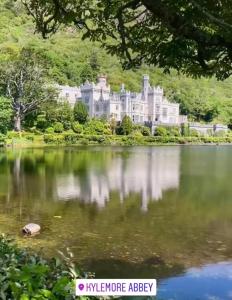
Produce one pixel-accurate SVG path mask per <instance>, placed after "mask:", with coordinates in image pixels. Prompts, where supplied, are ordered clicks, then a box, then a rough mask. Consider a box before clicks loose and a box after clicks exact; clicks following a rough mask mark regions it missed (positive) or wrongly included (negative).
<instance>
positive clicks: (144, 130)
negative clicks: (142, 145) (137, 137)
mask: <svg viewBox="0 0 232 300" xmlns="http://www.w3.org/2000/svg"><path fill="white" fill-rule="evenodd" d="M141 133H142V135H143V136H149V135H151V129H150V128H149V127H147V126H142V127H141Z"/></svg>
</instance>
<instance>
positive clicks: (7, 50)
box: [0, 0, 232, 124]
mask: <svg viewBox="0 0 232 300" xmlns="http://www.w3.org/2000/svg"><path fill="white" fill-rule="evenodd" d="M22 47H30V48H33V49H34V50H35V51H36V52H38V53H40V54H41V55H42V56H43V58H44V59H45V61H46V62H47V65H48V66H49V73H50V77H51V79H52V80H53V81H55V82H58V83H60V84H69V85H79V84H80V83H81V82H83V81H84V80H85V79H90V80H95V79H96V76H97V74H98V73H105V74H107V75H108V80H109V82H110V84H111V86H112V88H113V89H114V90H117V89H119V86H120V84H121V83H122V82H124V83H125V84H126V87H127V89H128V90H131V91H132V90H135V91H139V89H140V86H141V76H142V74H144V73H147V74H149V75H150V78H151V83H152V84H153V85H161V86H162V87H164V89H165V92H166V94H167V96H168V97H169V99H171V100H175V101H178V102H180V103H181V109H182V112H183V113H188V114H189V115H190V116H192V118H193V119H195V120H203V121H212V120H213V121H214V122H225V123H228V124H229V123H231V122H232V78H231V79H228V80H226V81H223V82H218V81H217V80H216V79H214V78H212V79H208V78H202V79H192V78H187V77H185V76H183V75H178V74H177V73H176V72H172V74H170V75H167V74H163V72H162V70H159V69H156V68H148V67H143V68H141V69H139V70H137V71H132V70H130V71H123V70H122V68H121V65H120V62H119V61H118V59H117V58H116V57H112V56H110V55H107V54H106V53H105V51H104V50H103V49H101V48H100V46H99V45H98V44H97V43H94V44H93V43H91V42H88V41H82V40H81V36H80V33H78V32H77V31H76V30H75V28H69V29H66V30H65V31H64V30H63V31H61V32H60V33H58V34H57V35H55V36H53V37H51V38H50V39H48V40H43V39H42V38H41V37H40V36H39V35H35V34H34V25H33V22H32V20H31V18H30V17H29V16H27V15H26V14H25V11H24V8H23V6H22V5H21V4H20V2H15V1H14V0H0V62H1V61H4V60H8V59H11V57H12V56H14V55H17V53H19V51H20V49H21V48H22Z"/></svg>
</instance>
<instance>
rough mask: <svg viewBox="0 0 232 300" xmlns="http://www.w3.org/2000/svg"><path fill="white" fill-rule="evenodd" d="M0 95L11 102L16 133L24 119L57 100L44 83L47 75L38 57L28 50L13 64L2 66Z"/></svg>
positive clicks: (54, 92)
mask: <svg viewBox="0 0 232 300" xmlns="http://www.w3.org/2000/svg"><path fill="white" fill-rule="evenodd" d="M0 93H1V94H3V95H4V96H6V97H7V98H9V99H11V101H12V107H13V115H14V129H15V130H16V131H20V130H21V122H22V120H23V119H24V118H25V116H27V115H28V114H30V113H32V112H33V111H35V110H36V109H38V107H39V106H40V105H41V104H42V103H43V102H45V101H51V100H54V98H55V97H56V96H57V93H56V91H55V89H54V88H53V87H52V86H51V85H49V84H48V83H47V80H46V72H45V70H44V69H43V67H42V65H41V63H40V62H39V59H38V57H37V56H36V55H35V54H34V53H33V52H32V51H30V50H27V49H23V50H22V52H21V53H20V55H19V56H18V57H17V58H15V59H13V60H12V61H10V62H6V63H2V64H1V66H0Z"/></svg>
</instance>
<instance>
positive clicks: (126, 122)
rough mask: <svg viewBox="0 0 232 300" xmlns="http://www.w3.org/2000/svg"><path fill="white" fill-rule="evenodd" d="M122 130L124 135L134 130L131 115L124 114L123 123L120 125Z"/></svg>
mask: <svg viewBox="0 0 232 300" xmlns="http://www.w3.org/2000/svg"><path fill="white" fill-rule="evenodd" d="M120 128H121V129H120V131H121V132H122V134H124V135H128V134H130V133H131V132H132V130H133V123H132V121H131V118H130V117H129V116H124V117H123V119H122V123H121V125H120Z"/></svg>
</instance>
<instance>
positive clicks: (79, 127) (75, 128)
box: [72, 122, 83, 134]
mask: <svg viewBox="0 0 232 300" xmlns="http://www.w3.org/2000/svg"><path fill="white" fill-rule="evenodd" d="M72 130H73V131H74V132H75V133H78V134H80V133H82V131H83V126H82V125H81V124H80V123H78V122H73V123H72Z"/></svg>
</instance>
